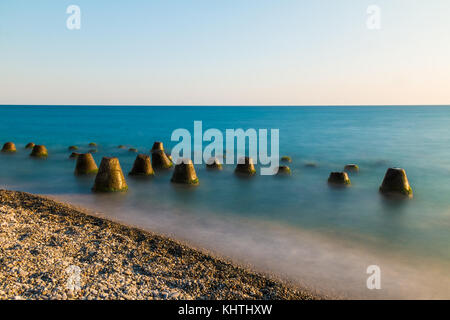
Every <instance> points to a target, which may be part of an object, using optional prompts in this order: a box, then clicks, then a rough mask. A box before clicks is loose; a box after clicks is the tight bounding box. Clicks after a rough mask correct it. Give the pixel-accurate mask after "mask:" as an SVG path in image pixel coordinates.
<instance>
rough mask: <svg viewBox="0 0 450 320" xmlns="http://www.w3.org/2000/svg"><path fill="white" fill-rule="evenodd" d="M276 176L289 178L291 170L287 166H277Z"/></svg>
mask: <svg viewBox="0 0 450 320" xmlns="http://www.w3.org/2000/svg"><path fill="white" fill-rule="evenodd" d="M277 169H278V170H277V173H276V174H277V176H290V175H291V168H289V167H288V166H279V167H278V168H277Z"/></svg>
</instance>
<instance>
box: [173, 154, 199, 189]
mask: <svg viewBox="0 0 450 320" xmlns="http://www.w3.org/2000/svg"><path fill="white" fill-rule="evenodd" d="M170 181H171V182H173V183H180V184H189V185H198V178H197V174H196V172H195V168H194V164H193V163H192V161H191V160H190V159H182V160H179V161H178V164H177V165H176V166H175V171H174V172H173V176H172V179H171V180H170Z"/></svg>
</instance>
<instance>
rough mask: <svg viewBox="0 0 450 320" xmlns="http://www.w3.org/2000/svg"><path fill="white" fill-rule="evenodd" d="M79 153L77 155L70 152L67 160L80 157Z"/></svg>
mask: <svg viewBox="0 0 450 320" xmlns="http://www.w3.org/2000/svg"><path fill="white" fill-rule="evenodd" d="M80 154H81V153H78V152H72V153H71V154H70V156H69V159H76V158H78V156H79V155H80Z"/></svg>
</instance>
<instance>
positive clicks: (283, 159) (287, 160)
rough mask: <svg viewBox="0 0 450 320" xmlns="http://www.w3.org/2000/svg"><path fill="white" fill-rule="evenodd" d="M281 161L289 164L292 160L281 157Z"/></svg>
mask: <svg viewBox="0 0 450 320" xmlns="http://www.w3.org/2000/svg"><path fill="white" fill-rule="evenodd" d="M281 161H282V162H288V163H291V162H292V159H291V157H289V156H283V157H281Z"/></svg>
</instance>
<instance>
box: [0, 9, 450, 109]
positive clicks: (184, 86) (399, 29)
mask: <svg viewBox="0 0 450 320" xmlns="http://www.w3.org/2000/svg"><path fill="white" fill-rule="evenodd" d="M71 4H75V5H78V6H79V7H80V8H81V29H80V30H72V31H71V30H68V29H67V28H66V19H67V17H68V16H69V15H68V14H66V8H67V7H68V6H69V5H71ZM372 4H375V5H378V6H379V7H380V8H381V29H380V30H378V31H374V30H369V29H367V27H366V20H367V14H366V9H367V7H368V6H369V5H372ZM449 59H450V1H449V0H429V1H426V0H379V1H376V0H371V1H366V0H339V1H337V0H309V1H306V0H147V1H136V0H128V1H119V0H116V1H101V0H95V1H92V0H89V1H88V0H72V1H62V0H52V1H51V0H40V1H34V0H29V1H22V0H1V1H0V104H133V105H186V104H187V105H197V104H198V105H345V104H450V90H449V88H450V61H449Z"/></svg>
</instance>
